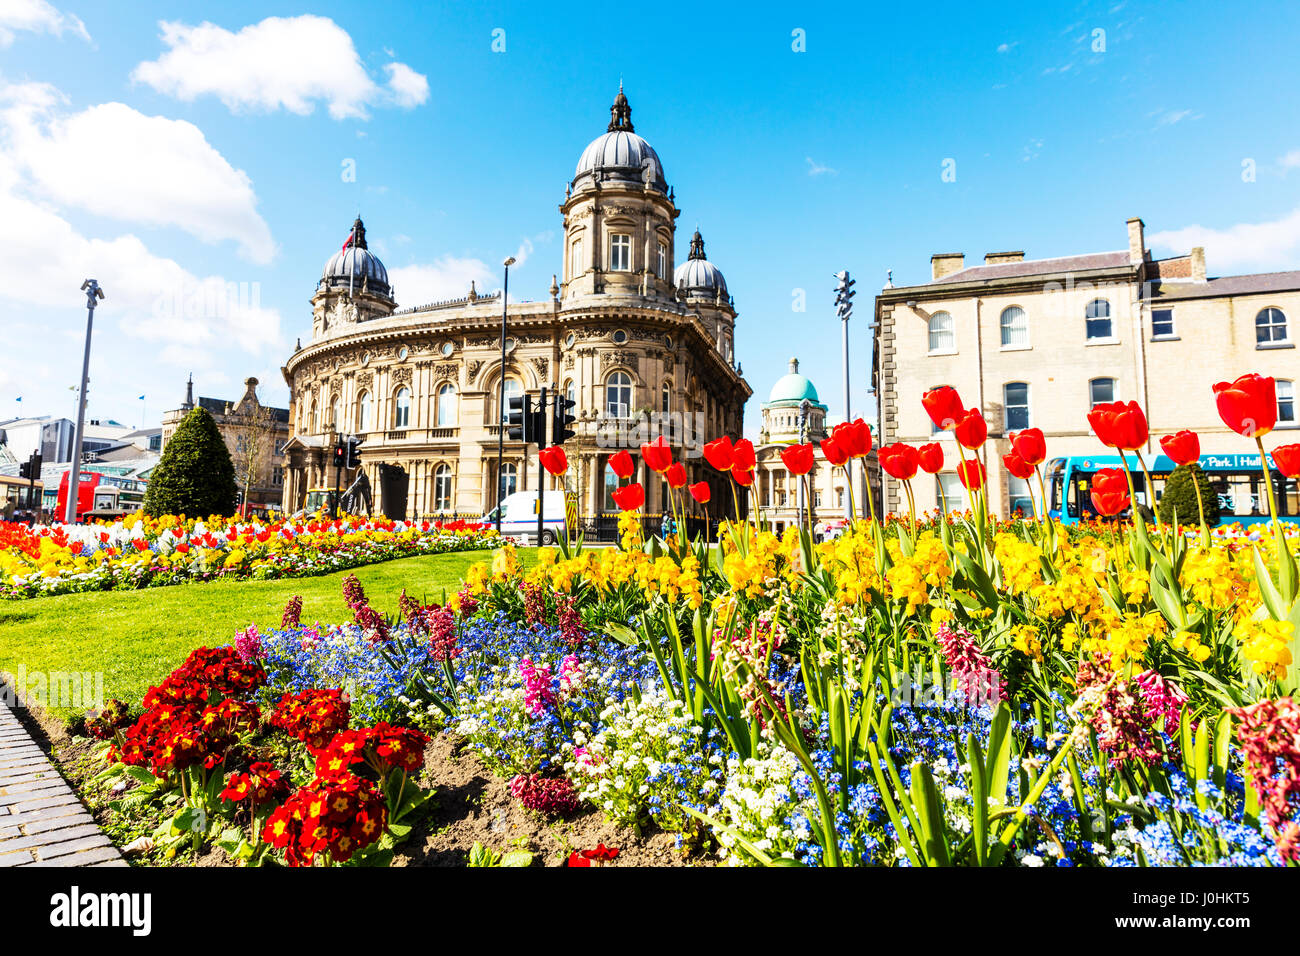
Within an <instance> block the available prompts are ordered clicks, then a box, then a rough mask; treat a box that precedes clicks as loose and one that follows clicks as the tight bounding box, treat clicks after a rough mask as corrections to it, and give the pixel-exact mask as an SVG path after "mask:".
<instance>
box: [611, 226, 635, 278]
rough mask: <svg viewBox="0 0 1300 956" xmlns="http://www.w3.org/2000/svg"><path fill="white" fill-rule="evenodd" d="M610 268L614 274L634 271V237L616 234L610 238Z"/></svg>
mask: <svg viewBox="0 0 1300 956" xmlns="http://www.w3.org/2000/svg"><path fill="white" fill-rule="evenodd" d="M609 267H610V269H612V270H613V271H614V272H631V271H632V237H631V236H628V235H624V234H622V233H616V234H615V235H612V236H610V237H609Z"/></svg>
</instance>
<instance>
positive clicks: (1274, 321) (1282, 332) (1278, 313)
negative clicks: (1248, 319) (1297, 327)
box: [1255, 306, 1290, 348]
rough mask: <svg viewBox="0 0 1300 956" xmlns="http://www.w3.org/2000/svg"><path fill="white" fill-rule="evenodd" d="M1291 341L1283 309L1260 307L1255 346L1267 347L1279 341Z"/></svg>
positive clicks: (1256, 321)
mask: <svg viewBox="0 0 1300 956" xmlns="http://www.w3.org/2000/svg"><path fill="white" fill-rule="evenodd" d="M1287 341H1290V337H1289V336H1288V335H1287V329H1286V314H1285V313H1284V312H1283V311H1282V310H1281V309H1275V308H1273V307H1272V306H1270V307H1269V308H1267V309H1260V310H1259V314H1258V315H1256V316H1255V346H1256V348H1267V347H1268V346H1270V345H1275V344H1277V343H1278V342H1287Z"/></svg>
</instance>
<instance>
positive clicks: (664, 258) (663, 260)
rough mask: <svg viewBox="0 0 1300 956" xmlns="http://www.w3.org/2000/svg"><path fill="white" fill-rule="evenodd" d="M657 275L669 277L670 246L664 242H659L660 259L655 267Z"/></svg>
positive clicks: (664, 277) (662, 277)
mask: <svg viewBox="0 0 1300 956" xmlns="http://www.w3.org/2000/svg"><path fill="white" fill-rule="evenodd" d="M655 275H657V276H658V277H659V278H661V279H666V278H668V247H667V246H666V245H664V244H663V243H662V242H661V243H659V260H658V265H657V266H656V268H655Z"/></svg>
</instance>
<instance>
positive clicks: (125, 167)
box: [0, 84, 275, 262]
mask: <svg viewBox="0 0 1300 956" xmlns="http://www.w3.org/2000/svg"><path fill="white" fill-rule="evenodd" d="M65 102H66V101H65V100H64V98H63V97H62V96H61V94H59V93H58V91H57V90H55V89H54V88H53V87H51V86H48V85H46V84H23V85H20V86H9V87H4V88H0V144H2V145H3V146H4V148H5V150H6V152H7V153H8V154H9V157H10V161H11V162H12V163H13V164H14V166H15V167H16V169H17V170H19V171H21V172H22V173H24V174H25V175H26V176H27V177H28V179H29V181H30V183H31V186H32V187H33V188H34V189H35V190H36V192H37V193H39V194H40V195H41V196H43V197H46V198H48V199H51V200H54V201H55V202H57V203H59V204H62V205H66V206H74V207H77V208H80V209H85V210H87V211H88V212H92V213H95V214H97V215H101V216H107V217H110V218H113V219H118V220H122V221H126V222H136V223H146V224H149V225H155V226H176V227H178V228H180V229H183V230H184V231H186V232H188V233H190V234H191V235H193V236H195V237H197V238H199V239H201V240H203V241H204V242H220V241H223V240H234V241H235V242H237V243H239V246H240V249H241V251H242V252H243V254H244V255H246V256H247V257H248V258H250V259H252V260H253V261H255V262H269V261H270V260H271V259H272V258H273V257H274V255H275V243H274V242H273V241H272V238H271V229H270V227H269V226H268V225H267V224H266V221H265V220H263V219H262V217H261V216H260V215H259V214H258V212H257V208H256V207H257V197H256V195H255V194H254V192H253V187H252V183H251V182H250V181H249V178H248V176H247V175H246V174H245V173H244V172H243V171H242V170H239V169H235V168H234V167H233V166H231V165H230V163H228V162H227V161H226V160H225V158H224V157H223V156H222V155H221V154H220V153H219V152H217V150H216V149H214V148H213V147H212V145H211V144H210V143H209V142H208V141H207V139H206V138H205V137H204V135H203V132H202V131H201V130H200V129H199V128H198V127H197V126H195V125H194V124H192V123H188V122H185V121H184V120H171V119H167V118H165V117H162V116H145V115H144V114H143V113H139V112H137V111H135V110H133V109H132V108H131V107H129V106H126V105H125V104H122V103H103V104H100V105H98V106H92V107H89V108H88V109H85V110H82V111H81V112H79V113H65V112H63V111H62V110H61V109H60V108H61V107H62V106H63V105H64V103H65Z"/></svg>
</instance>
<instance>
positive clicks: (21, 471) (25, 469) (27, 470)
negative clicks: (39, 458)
mask: <svg viewBox="0 0 1300 956" xmlns="http://www.w3.org/2000/svg"><path fill="white" fill-rule="evenodd" d="M31 476H32V463H31V462H30V461H25V462H23V463H22V464H21V465H19V466H18V477H19V478H30V477H31Z"/></svg>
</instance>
